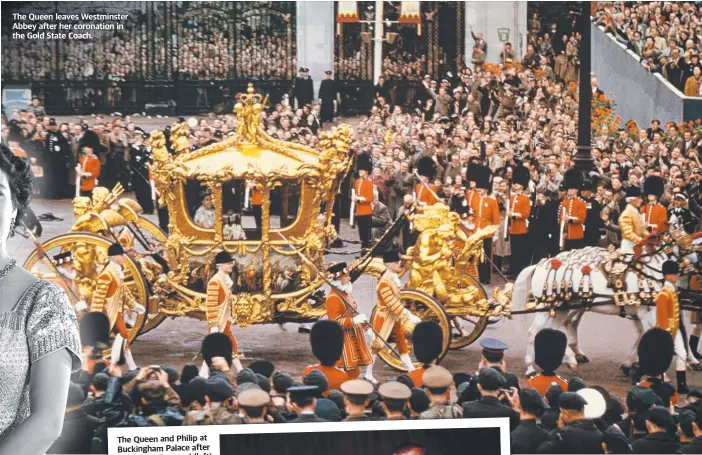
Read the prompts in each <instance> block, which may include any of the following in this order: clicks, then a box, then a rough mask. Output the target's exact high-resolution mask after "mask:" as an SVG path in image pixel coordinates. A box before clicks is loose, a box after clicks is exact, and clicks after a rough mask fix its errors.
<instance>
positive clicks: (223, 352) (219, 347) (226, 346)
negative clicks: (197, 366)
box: [200, 332, 233, 368]
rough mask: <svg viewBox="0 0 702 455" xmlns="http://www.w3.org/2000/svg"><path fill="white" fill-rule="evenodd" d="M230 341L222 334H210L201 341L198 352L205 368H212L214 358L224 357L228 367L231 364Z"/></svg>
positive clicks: (231, 347)
mask: <svg viewBox="0 0 702 455" xmlns="http://www.w3.org/2000/svg"><path fill="white" fill-rule="evenodd" d="M232 349H233V346H232V340H230V339H229V337H228V336H227V335H226V334H224V333H222V332H215V333H210V334H209V335H207V336H206V337H205V339H204V340H202V347H201V348H200V352H201V353H202V357H203V358H204V359H205V363H207V366H208V367H210V368H212V359H213V358H214V357H224V359H225V360H226V361H227V363H228V364H229V365H231V364H232Z"/></svg>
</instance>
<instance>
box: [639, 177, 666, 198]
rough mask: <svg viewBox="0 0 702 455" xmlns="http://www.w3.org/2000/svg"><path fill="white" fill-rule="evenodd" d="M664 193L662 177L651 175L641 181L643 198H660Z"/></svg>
mask: <svg viewBox="0 0 702 455" xmlns="http://www.w3.org/2000/svg"><path fill="white" fill-rule="evenodd" d="M664 191H665V180H663V177H659V176H657V175H652V176H650V177H647V178H646V179H645V180H644V181H643V193H644V196H645V197H648V195H649V194H652V195H654V196H656V197H661V196H662V195H663V192H664Z"/></svg>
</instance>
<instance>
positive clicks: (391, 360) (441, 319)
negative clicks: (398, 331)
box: [371, 289, 451, 371]
mask: <svg viewBox="0 0 702 455" xmlns="http://www.w3.org/2000/svg"><path fill="white" fill-rule="evenodd" d="M400 299H401V300H402V303H403V305H404V306H405V308H407V309H408V310H409V311H410V312H412V314H414V315H416V316H419V317H420V318H421V319H422V320H423V321H427V320H434V321H436V322H437V323H438V324H439V325H440V326H441V331H442V332H443V334H444V345H443V349H442V352H441V355H440V356H439V359H438V362H440V361H441V359H443V358H444V356H445V355H446V353H447V352H448V350H449V347H450V346H451V322H450V320H449V317H448V316H447V315H446V311H444V308H443V307H442V306H441V304H440V303H439V302H437V301H436V300H434V299H433V298H432V297H431V296H430V295H429V294H427V293H425V292H422V291H417V290H415V289H405V290H402V291H401V292H400ZM377 309H378V307H377V306H376V307H375V308H373V313H371V324H374V322H375V320H376V318H377V313H378V312H377ZM405 337H406V338H407V343H408V344H409V345H410V356H412V355H413V350H412V349H411V344H412V340H411V336H407V335H405ZM388 342H389V344H390V345H391V346H392V347H393V348H394V349H396V343H395V340H394V339H393V336H392V335H391V336H390V339H389V340H388ZM379 355H380V358H381V359H383V360H384V361H385V363H387V364H388V365H390V366H391V367H393V368H395V369H396V370H400V371H407V367H406V366H405V365H404V364H403V363H402V361H401V360H400V359H399V358H397V356H395V355H394V354H392V353H391V352H390V350H389V349H388V348H384V349H383V350H382V351H380V353H379ZM414 365H415V368H421V366H422V365H421V363H419V362H415V363H414Z"/></svg>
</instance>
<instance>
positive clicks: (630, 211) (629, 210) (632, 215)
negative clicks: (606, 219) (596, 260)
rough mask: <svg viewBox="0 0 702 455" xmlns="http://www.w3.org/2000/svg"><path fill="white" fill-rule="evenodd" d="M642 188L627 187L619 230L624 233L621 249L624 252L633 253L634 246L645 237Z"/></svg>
mask: <svg viewBox="0 0 702 455" xmlns="http://www.w3.org/2000/svg"><path fill="white" fill-rule="evenodd" d="M642 204H643V199H642V198H641V189H640V188H639V187H637V186H629V187H627V188H626V207H625V208H624V210H623V211H622V213H621V214H620V215H619V220H618V221H617V223H618V224H619V230H620V231H621V233H622V243H621V246H620V250H621V251H622V252H623V253H627V254H633V253H634V247H635V246H636V245H637V244H638V243H639V242H640V241H641V240H642V239H643V236H644V235H645V233H646V231H645V228H644V222H643V218H642V216H641V212H640V210H641V205H642Z"/></svg>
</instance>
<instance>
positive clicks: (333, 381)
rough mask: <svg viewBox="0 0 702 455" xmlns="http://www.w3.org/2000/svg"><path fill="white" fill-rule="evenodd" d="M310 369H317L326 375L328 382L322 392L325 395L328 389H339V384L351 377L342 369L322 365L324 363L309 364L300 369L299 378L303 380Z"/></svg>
mask: <svg viewBox="0 0 702 455" xmlns="http://www.w3.org/2000/svg"><path fill="white" fill-rule="evenodd" d="M312 370H319V371H321V372H322V373H324V376H326V377H327V382H328V383H329V387H328V388H327V390H326V391H325V392H324V393H323V394H322V395H323V396H325V397H326V396H327V395H328V394H329V391H330V390H341V384H343V383H344V382H346V381H348V380H349V379H351V378H350V377H349V375H348V374H347V373H346V372H345V371H344V370H342V369H340V368H337V367H328V366H324V365H310V366H308V367H307V368H305V369H304V370H303V371H302V375H301V376H300V380H301V381H303V380H304V378H305V376H307V374H308V373H309V372H310V371H312Z"/></svg>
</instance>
